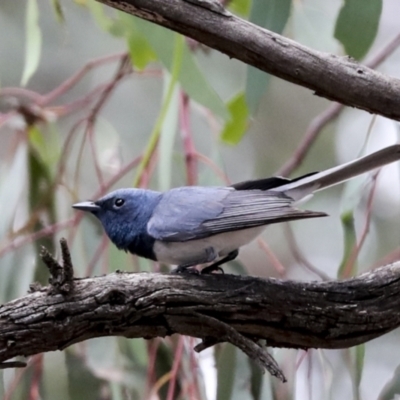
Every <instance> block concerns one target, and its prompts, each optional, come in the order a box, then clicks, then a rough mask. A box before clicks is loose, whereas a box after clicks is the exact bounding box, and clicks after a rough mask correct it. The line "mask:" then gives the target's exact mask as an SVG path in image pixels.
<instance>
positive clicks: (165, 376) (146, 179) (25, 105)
mask: <svg viewBox="0 0 400 400" xmlns="http://www.w3.org/2000/svg"><path fill="white" fill-rule="evenodd" d="M227 7H228V8H229V10H230V11H231V12H233V13H235V14H237V15H239V16H241V17H243V18H246V19H249V20H251V21H252V22H254V23H256V24H258V25H261V26H263V27H265V28H267V29H270V30H273V31H275V32H278V33H283V35H285V36H286V37H289V38H291V39H293V40H296V41H298V42H300V43H302V44H304V45H305V46H309V47H311V48H313V49H315V50H319V51H322V52H329V53H334V54H337V55H342V56H347V55H349V56H351V57H353V58H355V59H357V60H360V62H362V63H368V64H369V65H373V66H374V67H375V68H376V69H378V70H379V71H381V72H383V73H385V74H388V75H391V76H396V77H400V68H399V65H400V64H399V62H400V50H398V49H397V46H398V45H400V26H399V24H398V16H399V15H400V3H399V2H398V1H396V0H386V1H385V2H383V1H382V0H380V1H379V0H345V1H342V0H331V1H329V2H322V1H319V0H275V1H274V0H232V1H230V2H229V3H228V4H227ZM0 37H1V38H2V40H0V135H1V136H0V137H1V141H0V143H1V146H0V210H1V212H2V218H1V219H0V303H4V302H6V301H9V300H11V299H14V298H17V297H20V296H23V295H24V294H26V292H27V290H28V289H29V284H30V283H31V282H33V281H39V282H41V283H42V284H46V282H47V279H48V272H47V270H46V267H45V266H44V265H43V264H42V262H41V261H40V259H39V258H38V252H39V250H40V247H41V246H43V245H44V246H46V247H47V248H48V249H49V251H50V252H52V253H53V254H59V249H58V240H59V239H60V238H61V237H66V238H67V240H68V243H69V245H70V248H71V252H72V259H73V262H74V265H75V269H76V275H77V276H80V277H84V276H94V275H100V274H104V273H109V272H112V271H115V270H117V269H122V270H127V271H168V267H167V266H163V265H158V264H157V263H153V262H149V261H147V260H143V259H138V258H136V257H134V256H132V255H129V254H125V253H124V252H120V251H118V250H117V249H116V248H115V247H114V246H113V245H111V244H110V242H109V241H108V239H107V238H106V237H105V235H104V233H103V231H102V229H101V228H100V225H99V223H98V222H97V221H96V220H95V219H94V218H92V217H91V216H89V215H82V214H81V213H77V212H76V211H73V210H72V209H71V205H72V204H73V203H75V202H76V201H80V200H86V199H96V198H98V197H100V196H101V195H103V194H105V193H107V192H109V191H110V190H112V189H115V188H121V187H132V186H138V187H139V186H140V187H148V188H152V189H155V190H167V189H169V188H171V187H175V186H181V185H193V184H199V185H225V184H227V183H229V182H231V183H234V182H238V181H241V180H248V179H255V178H263V177H268V176H271V175H274V174H276V173H279V174H282V175H286V176H298V175H301V174H302V173H307V172H310V171H317V170H323V169H326V168H329V167H331V166H334V165H337V164H340V163H343V162H346V161H349V160H352V159H354V158H356V157H359V156H361V155H363V154H366V153H369V152H371V151H375V150H377V149H379V148H382V147H385V146H388V145H390V144H394V143H398V142H399V124H398V123H397V122H395V121H392V120H389V119H385V118H383V117H379V116H374V115H371V114H368V113H367V112H364V111H360V110H356V109H350V108H342V107H341V106H338V105H335V104H332V103H331V102H329V101H328V100H325V99H322V98H319V97H317V96H315V95H314V94H313V93H312V92H311V91H309V90H306V89H304V88H301V87H297V86H295V85H293V84H291V83H287V82H284V81H282V80H280V79H277V78H275V77H272V76H268V75H267V74H265V73H262V72H260V71H257V70H255V69H253V68H251V67H248V66H246V65H244V64H243V63H241V62H239V61H236V60H233V59H229V58H228V57H226V56H225V55H223V54H220V53H219V52H217V51H214V50H212V49H209V48H206V47H204V46H203V45H201V44H199V43H197V42H195V41H193V40H190V39H186V38H183V37H182V36H180V35H177V34H175V33H173V32H170V31H167V30H165V29H163V28H161V27H158V26H155V25H152V24H150V23H148V22H145V21H142V20H139V19H137V18H135V17H132V16H128V15H126V14H122V13H120V12H117V11H115V10H111V9H110V8H107V7H104V6H102V5H100V4H99V3H97V2H95V1H92V0H75V1H65V0H47V1H46V0H41V1H38V0H25V1H19V2H15V1H13V0H2V1H1V2H0ZM323 118H324V119H325V122H323V123H321V120H322V119H323ZM304 207H307V208H308V209H312V210H316V211H324V212H327V213H328V214H329V215H330V216H329V217H327V218H323V219H312V220H303V221H297V222H293V223H290V224H278V225H272V226H270V227H268V229H267V230H266V231H265V233H264V235H263V236H262V238H261V239H260V240H258V241H255V242H254V243H252V244H251V245H249V246H247V247H245V248H244V249H243V250H242V251H241V253H240V255H239V258H238V259H237V261H234V262H231V263H230V264H229V265H227V266H226V267H225V271H226V272H228V273H240V274H250V275H255V276H261V277H270V276H273V277H278V278H282V279H296V280H308V281H309V280H326V279H338V278H340V279H343V278H347V277H351V276H355V275H359V274H360V273H362V272H365V271H370V270H372V269H373V268H376V267H377V266H380V265H385V264H387V263H390V262H393V261H395V260H398V259H400V224H399V221H400V164H399V163H395V164H393V165H390V166H387V167H385V168H384V169H382V170H381V171H380V172H379V174H376V173H372V174H369V175H365V176H362V177H360V178H358V179H355V180H353V181H351V182H349V183H346V184H345V185H341V186H338V187H335V188H331V189H329V190H326V191H324V192H322V193H318V194H317V195H315V196H314V197H313V198H312V199H311V200H310V201H308V203H307V204H306V205H304ZM195 344H196V340H195V339H193V338H187V337H175V336H174V337H171V338H166V339H154V340H150V341H146V340H143V339H135V340H128V339H125V338H115V337H109V338H99V339H95V340H89V341H86V342H84V343H79V344H77V345H74V346H72V347H70V348H68V349H67V350H65V351H63V352H54V353H47V354H44V355H38V356H35V357H32V358H31V359H30V360H29V361H28V368H26V369H21V370H4V371H0V398H3V399H6V400H7V399H8V400H11V399H31V400H35V399H71V400H75V399H113V400H114V399H115V400H119V399H168V400H172V399H207V400H214V399H218V400H229V399H235V400H238V399H244V400H246V399H249V400H250V399H251V400H267V399H279V400H280V399H296V400H300V399H351V398H354V399H365V400H373V399H378V398H379V399H393V398H395V396H396V394H400V376H399V374H400V372H399V371H400V369H399V368H398V366H399V365H400V362H399V356H398V354H399V351H400V350H399V348H400V333H399V331H397V330H396V331H394V332H391V333H389V334H387V335H385V336H383V337H381V338H378V339H376V340H373V341H371V342H369V343H367V344H365V345H362V346H358V347H356V348H352V349H344V350H335V351H333V350H309V351H308V352H305V351H302V350H287V349H271V352H272V353H273V354H274V356H275V357H276V359H277V360H278V362H279V364H280V365H281V367H282V368H283V371H284V373H285V375H286V377H287V378H288V383H286V384H281V383H280V382H278V381H277V380H276V379H274V378H270V377H269V376H268V375H267V374H266V375H262V374H261V371H260V370H259V369H258V368H257V367H256V366H255V365H253V364H252V363H251V362H250V361H249V360H248V359H247V357H246V356H245V355H244V354H243V353H242V352H241V351H239V350H237V349H235V348H233V347H232V346H230V345H219V346H216V347H215V348H212V349H209V350H207V351H205V352H203V353H201V354H195V353H194V351H193V350H192V348H193V346H194V345H195Z"/></svg>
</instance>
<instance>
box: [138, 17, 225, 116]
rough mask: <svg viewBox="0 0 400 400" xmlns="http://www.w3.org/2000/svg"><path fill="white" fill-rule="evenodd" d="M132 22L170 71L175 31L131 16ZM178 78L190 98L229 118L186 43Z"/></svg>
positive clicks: (222, 103) (223, 105)
mask: <svg viewBox="0 0 400 400" xmlns="http://www.w3.org/2000/svg"><path fill="white" fill-rule="evenodd" d="M132 23H134V24H135V26H136V27H137V29H139V31H140V32H142V34H143V35H144V36H145V37H146V39H147V41H148V42H149V43H150V45H151V47H152V48H153V50H154V52H155V53H156V54H157V57H158V59H159V60H160V61H161V63H162V64H163V65H164V67H165V68H167V69H168V70H169V71H170V72H171V66H172V59H173V54H174V43H175V40H174V35H176V33H174V32H171V31H169V30H168V29H165V28H163V27H160V26H157V25H154V24H151V23H149V22H147V21H144V20H141V19H139V18H135V17H132ZM178 80H179V83H180V84H181V85H182V88H183V90H184V91H185V92H186V93H187V94H188V95H189V96H190V97H191V99H193V100H194V101H197V102H198V103H200V104H202V105H203V106H205V107H207V108H208V109H210V110H211V111H212V112H213V113H215V114H216V115H218V116H219V117H221V118H223V119H224V120H227V119H228V118H229V113H228V110H227V109H226V107H225V104H224V102H223V101H222V100H221V98H220V97H219V95H218V94H217V93H216V92H215V90H214V89H213V88H212V87H211V86H210V84H209V83H208V81H207V79H206V77H205V76H204V75H203V72H202V70H201V69H200V67H199V66H198V64H197V62H196V59H195V58H194V56H193V54H192V52H191V51H190V49H189V48H188V46H187V44H186V43H185V44H184V49H183V58H182V65H181V68H180V72H179V78H178Z"/></svg>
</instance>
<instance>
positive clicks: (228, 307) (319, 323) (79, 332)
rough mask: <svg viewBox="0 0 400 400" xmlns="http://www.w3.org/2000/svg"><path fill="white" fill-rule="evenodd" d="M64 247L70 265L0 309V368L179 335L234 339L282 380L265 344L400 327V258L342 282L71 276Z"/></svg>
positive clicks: (335, 338) (318, 341) (297, 343)
mask: <svg viewBox="0 0 400 400" xmlns="http://www.w3.org/2000/svg"><path fill="white" fill-rule="evenodd" d="M62 246H63V258H64V262H63V264H64V266H63V267H61V266H60V265H58V266H57V268H55V266H54V265H53V264H54V262H55V261H54V260H47V263H48V265H49V266H51V271H52V278H51V281H52V282H53V284H52V285H51V286H50V290H49V288H48V287H45V288H40V287H39V288H37V287H36V288H34V289H33V290H35V291H34V292H33V293H30V294H28V295H26V296H24V297H22V298H20V299H16V300H13V301H10V302H9V303H6V304H3V305H1V306H0V368H7V367H10V366H16V364H15V363H12V364H9V363H7V362H6V361H7V360H10V359H12V358H13V357H16V356H30V355H33V354H37V353H41V352H47V351H52V350H62V349H64V348H66V347H68V346H70V345H71V344H73V343H77V342H80V341H83V340H86V339H89V338H94V337H100V336H111V335H113V336H125V337H127V338H139V337H142V338H145V339H150V338H154V337H158V336H160V337H164V336H167V335H172V334H174V333H179V334H182V335H189V336H192V337H197V338H200V339H202V340H203V343H202V344H200V345H198V346H196V350H197V351H201V350H203V349H205V348H206V347H209V346H212V345H214V344H216V343H218V342H222V341H227V342H230V343H232V344H234V345H235V346H237V347H239V348H241V349H242V350H243V351H244V352H245V353H246V354H248V355H249V356H250V357H251V358H253V359H255V360H256V361H257V362H258V363H259V364H260V365H262V366H263V367H265V368H266V369H268V371H270V372H271V373H272V374H273V375H276V376H277V377H279V378H280V379H282V380H284V376H283V374H282V372H281V371H280V369H279V367H278V366H277V364H276V362H275V361H274V360H273V358H272V357H271V356H270V355H269V354H268V353H267V352H266V350H265V349H264V348H263V347H262V346H261V345H260V343H259V342H260V340H266V341H267V344H268V346H277V347H289V348H304V349H307V348H329V349H337V348H345V347H350V346H355V345H357V344H360V343H364V342H366V341H368V340H371V339H373V338H376V337H378V336H380V335H383V334H384V333H387V332H389V331H391V330H393V329H394V328H396V327H397V326H399V325H400V314H399V313H398V310H399V308H400V296H398V293H399V292H400V262H397V263H394V264H392V265H388V266H385V267H382V268H380V269H378V270H376V271H374V272H370V273H366V274H363V275H361V276H360V277H358V278H353V279H349V280H345V281H341V282H338V281H332V282H311V283H305V282H294V281H281V280H277V279H260V278H255V277H248V276H235V275H217V274H214V275H190V274H187V275H172V274H154V273H124V272H116V273H113V274H110V275H107V276H101V277H95V278H86V279H74V280H73V281H72V280H71V281H68V279H70V278H71V275H70V274H71V271H72V265H71V263H70V260H69V253H68V249H66V244H65V242H63V243H62ZM44 258H45V259H46V258H48V253H46V256H45V257H44ZM72 283H73V284H72ZM22 365H23V364H21V363H20V364H18V366H22Z"/></svg>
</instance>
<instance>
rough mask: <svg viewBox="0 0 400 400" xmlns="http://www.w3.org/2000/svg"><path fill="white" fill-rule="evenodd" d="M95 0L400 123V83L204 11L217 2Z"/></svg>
mask: <svg viewBox="0 0 400 400" xmlns="http://www.w3.org/2000/svg"><path fill="white" fill-rule="evenodd" d="M98 1H100V2H102V3H104V4H107V5H109V6H111V7H114V8H117V9H119V10H122V11H125V12H127V13H129V14H132V15H136V16H138V17H140V18H143V19H146V20H148V21H151V22H154V23H156V24H158V25H161V26H164V27H166V28H169V29H172V30H174V31H176V32H180V33H182V34H184V35H186V36H188V37H191V38H193V39H195V40H197V41H199V42H201V43H204V44H206V45H207V46H210V47H212V48H214V49H217V50H219V51H221V52H222V53H225V54H227V55H228V56H229V57H232V58H237V59H238V60H241V61H243V62H245V63H246V64H249V65H252V66H254V67H257V68H259V69H261V70H263V71H265V72H268V73H270V74H272V75H275V76H277V77H279V78H282V79H285V80H287V81H289V82H293V83H295V84H298V85H301V86H304V87H306V88H309V89H311V90H313V91H314V92H315V93H316V94H317V95H319V96H322V97H326V98H327V99H330V100H334V101H338V102H340V103H342V104H345V105H348V106H352V107H357V108H360V109H363V110H366V111H368V112H371V113H374V114H380V115H383V116H385V117H388V118H392V119H395V120H398V121H400V108H399V106H398V105H399V104H400V80H398V79H395V78H391V77H388V76H385V75H383V74H381V73H379V72H376V71H373V70H372V69H370V68H368V67H366V66H363V65H361V64H359V63H358V62H356V61H354V60H352V59H350V58H348V57H338V56H336V55H332V54H327V53H322V52H318V51H315V50H312V49H310V48H307V47H305V46H302V45H300V44H299V43H296V42H294V41H292V40H289V39H286V38H285V37H283V36H280V35H278V34H276V33H273V32H270V31H267V30H265V29H263V28H261V27H259V26H256V25H254V24H252V23H250V22H248V21H245V20H243V19H241V18H239V17H237V16H234V15H232V14H230V13H224V12H219V11H218V9H214V10H211V9H209V8H208V7H207V4H209V3H213V2H214V1H215V2H217V0H214V1H213V0H190V1H189V0H168V1H165V0H98Z"/></svg>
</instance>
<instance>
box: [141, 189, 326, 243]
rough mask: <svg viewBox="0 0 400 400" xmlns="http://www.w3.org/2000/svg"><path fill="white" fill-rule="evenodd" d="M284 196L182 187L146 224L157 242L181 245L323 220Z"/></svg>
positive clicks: (166, 198)
mask: <svg viewBox="0 0 400 400" xmlns="http://www.w3.org/2000/svg"><path fill="white" fill-rule="evenodd" d="M292 203H293V199H291V198H290V197H288V196H286V195H285V194H284V193H277V192H274V191H261V190H235V189H234V188H228V187H221V188H202V187H186V188H179V189H173V190H170V191H169V192H167V193H165V194H164V196H163V198H162V200H161V201H160V203H159V204H158V206H157V207H156V208H155V210H154V212H153V215H152V217H151V218H150V220H149V222H148V224H147V230H148V232H149V234H150V235H151V236H153V237H154V238H156V239H158V240H163V241H170V242H176V241H179V242H183V241H187V240H192V239H201V238H205V237H208V236H212V235H215V234H218V233H223V232H229V231H234V230H240V229H246V228H252V227H256V226H261V225H266V224H272V223H276V222H282V221H290V220H295V219H301V218H313V217H321V216H325V215H326V214H325V213H320V212H313V211H307V210H299V209H297V208H295V207H293V206H292Z"/></svg>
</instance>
